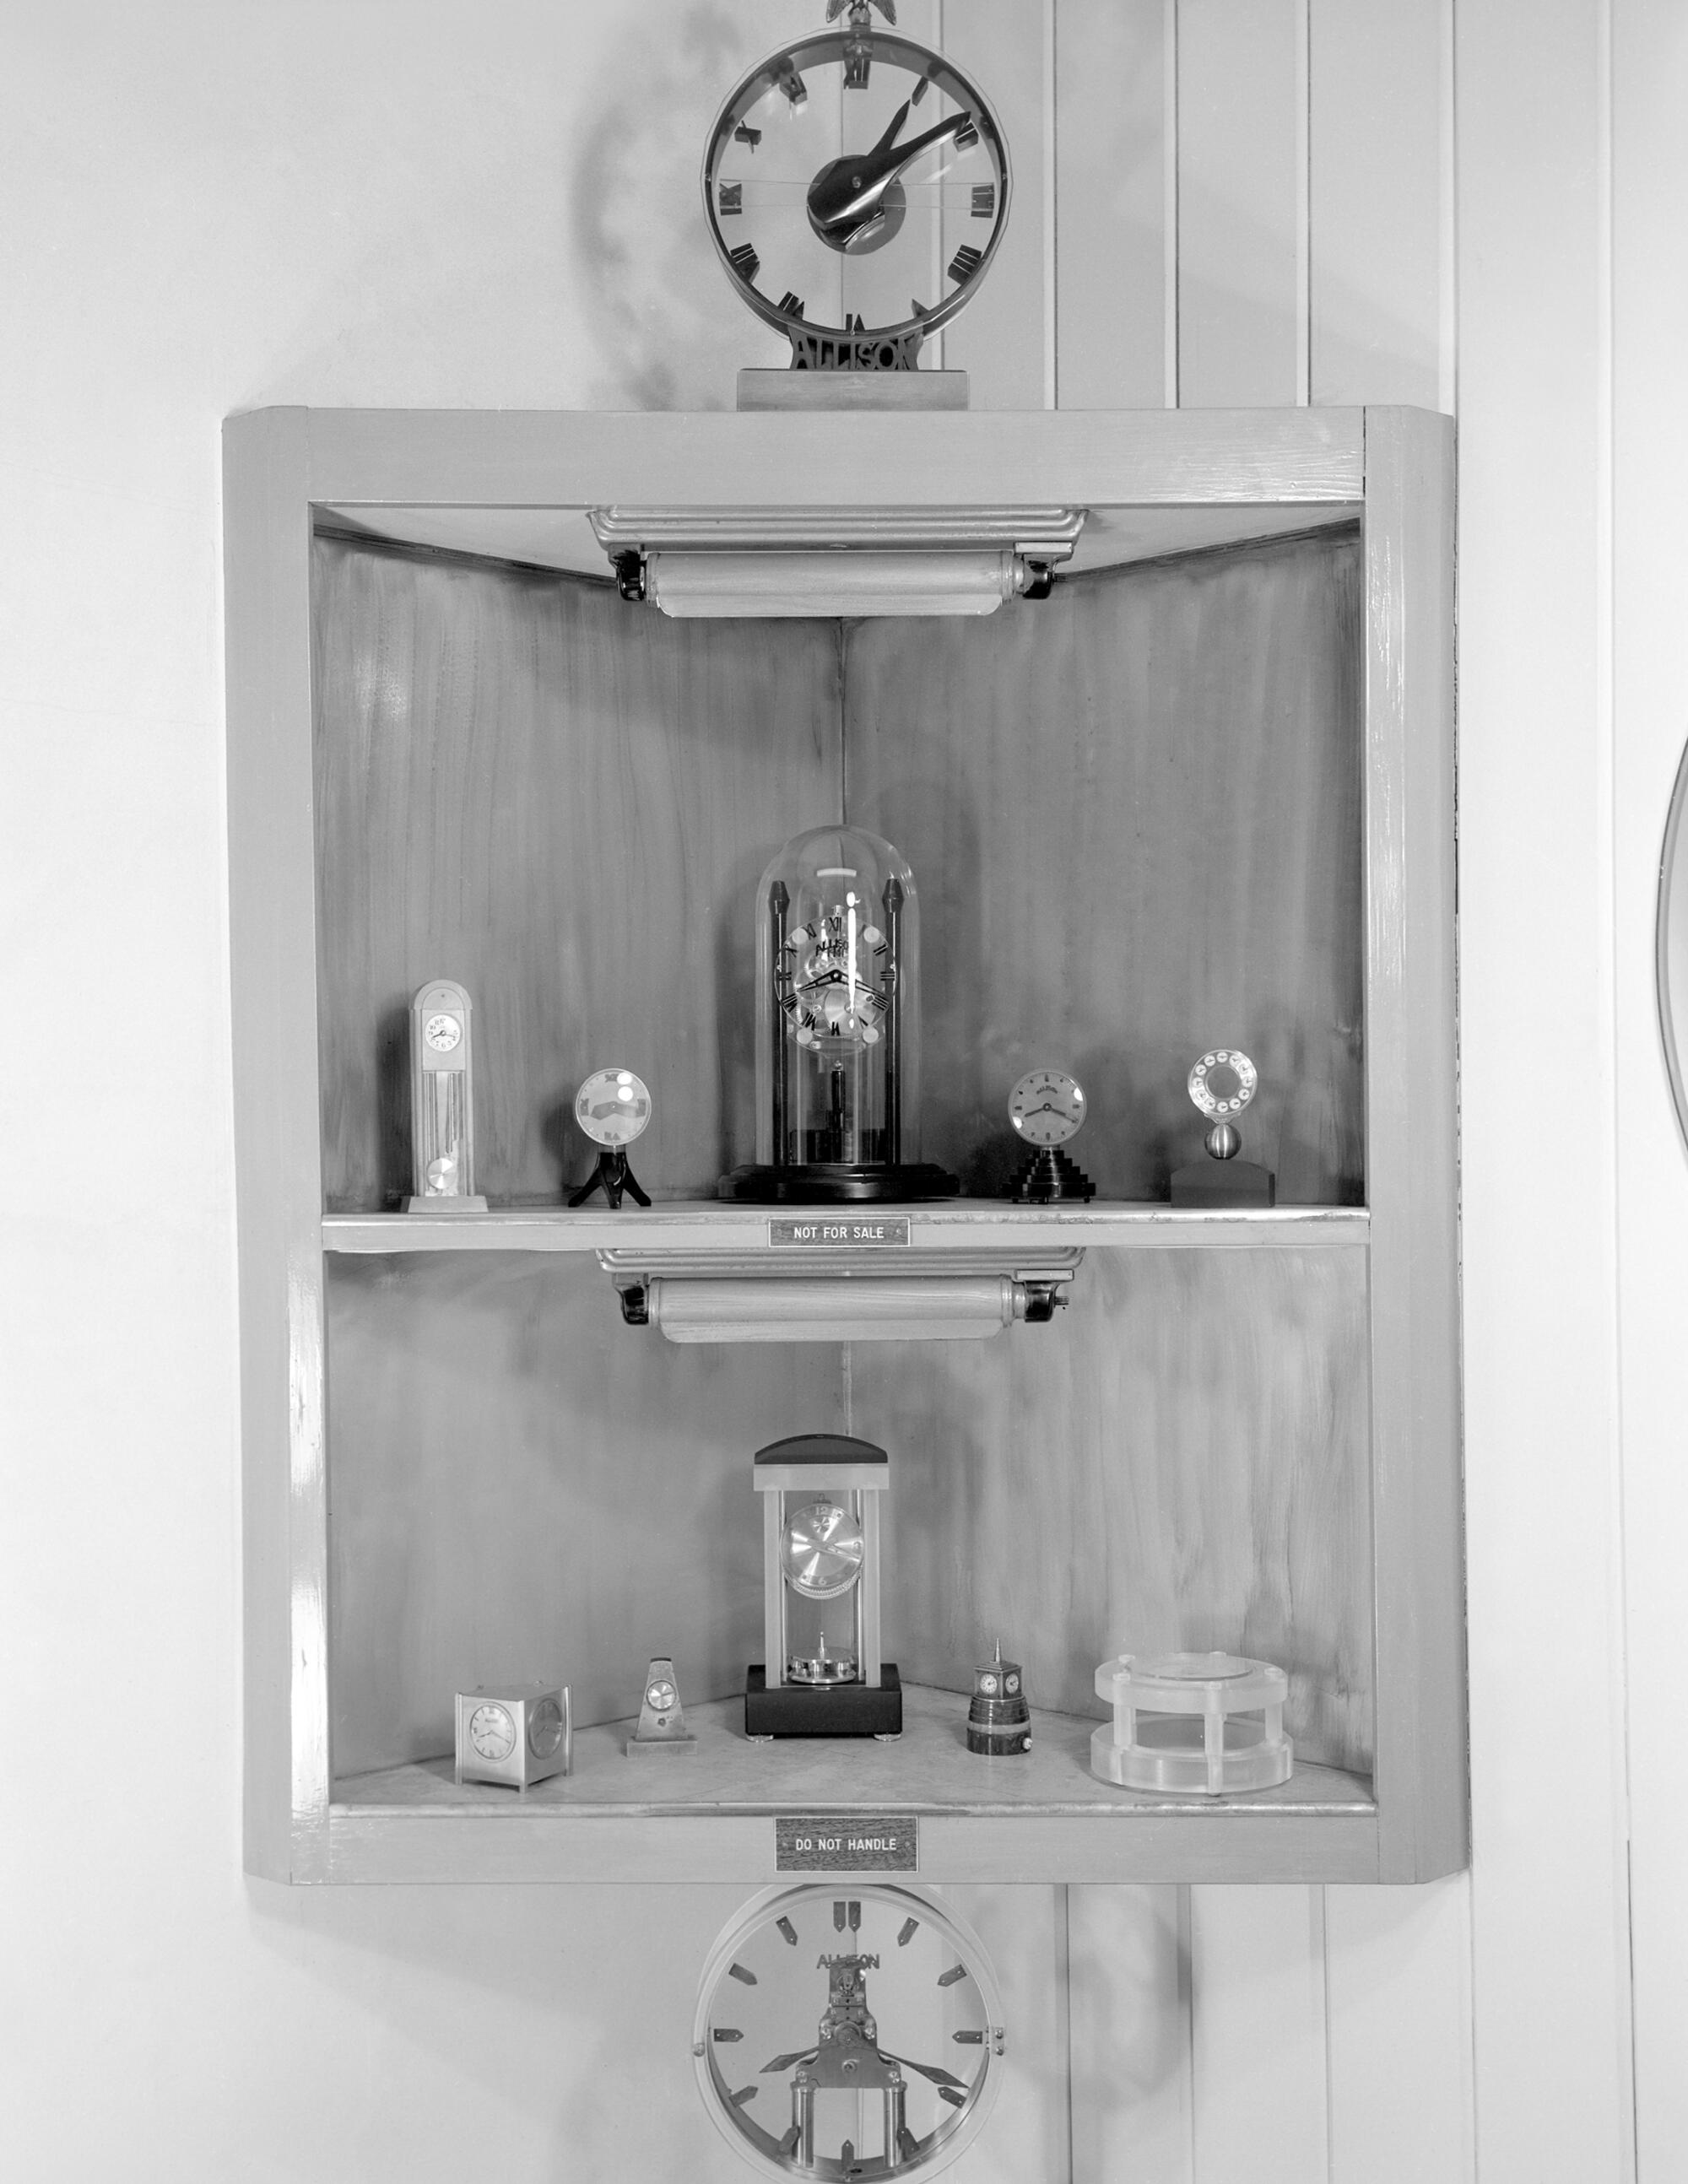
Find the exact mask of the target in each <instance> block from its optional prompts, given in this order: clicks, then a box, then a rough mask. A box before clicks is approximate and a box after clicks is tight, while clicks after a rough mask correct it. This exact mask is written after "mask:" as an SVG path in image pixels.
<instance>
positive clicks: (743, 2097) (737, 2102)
mask: <svg viewBox="0 0 1688 2184" xmlns="http://www.w3.org/2000/svg"><path fill="white" fill-rule="evenodd" d="M759 2090H760V2088H759V2087H755V2086H740V2087H739V2088H738V2092H736V2093H735V2094H734V2095H733V2107H734V2108H736V2109H742V2108H743V2107H744V2104H745V2103H746V2102H747V2101H754V2100H755V2098H756V2095H757V2092H759ZM938 2090H939V2092H944V2090H945V2089H944V2087H942V2086H940V2087H939V2089H938Z"/></svg>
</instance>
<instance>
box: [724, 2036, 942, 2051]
mask: <svg viewBox="0 0 1688 2184" xmlns="http://www.w3.org/2000/svg"><path fill="white" fill-rule="evenodd" d="M720 2037H721V2035H720V2033H718V2032H717V2033H716V2039H717V2040H719V2039H720ZM733 2038H734V2039H735V2040H736V2039H737V2038H738V2034H737V2033H736V2032H735V2033H734V2034H733ZM950 2038H951V2039H952V2040H953V2041H954V2042H955V2045H956V2046H957V2047H958V2048H978V2047H981V2046H983V2042H984V2035H983V2032H952V2033H951V2034H950Z"/></svg>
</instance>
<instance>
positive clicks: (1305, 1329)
mask: <svg viewBox="0 0 1688 2184" xmlns="http://www.w3.org/2000/svg"><path fill="white" fill-rule="evenodd" d="M963 1351H965V1353H966V1354H965V1355H964V1354H962V1353H963ZM1366 1355H1367V1329H1366V1254H1365V1251H1363V1249H1360V1248H1354V1249H1341V1250H1332V1251H1140V1252H1139V1251H1133V1252H1129V1253H1128V1252H1123V1251H1092V1252H1090V1253H1089V1254H1088V1255H1087V1256H1086V1258H1085V1262H1084V1266H1083V1267H1082V1268H1080V1270H1079V1273H1078V1279H1077V1280H1076V1281H1075V1282H1074V1283H1073V1284H1072V1301H1071V1303H1070V1305H1069V1307H1068V1308H1067V1311H1066V1312H1063V1313H1061V1314H1060V1315H1058V1316H1057V1318H1056V1321H1055V1323H1054V1324H1053V1325H1052V1326H1050V1327H1048V1328H1024V1329H1017V1330H1016V1331H1015V1332H1014V1333H1013V1334H1011V1335H1009V1336H1007V1337H1006V1338H1004V1339H1003V1340H999V1341H994V1342H987V1343H968V1344H966V1345H959V1344H957V1345H945V1344H942V1343H933V1344H925V1345H918V1346H916V1345H913V1344H889V1343H879V1344H873V1345H866V1344H855V1345H853V1346H851V1350H850V1385H851V1388H852V1390H853V1394H854V1405H853V1412H854V1430H855V1431H856V1432H857V1433H861V1434H865V1435H867V1437H868V1438H869V1439H870V1440H877V1442H879V1443H880V1445H881V1446H883V1447H884V1448H886V1449H888V1450H889V1451H890V1453H891V1458H892V1464H893V1473H892V1492H891V1496H890V1501H889V1529H890V1531H891V1534H892V1537H893V1540H894V1557H895V1561H894V1590H888V1594H887V1600H888V1606H887V1609H886V1624H885V1628H886V1640H887V1644H888V1646H890V1647H893V1648H894V1649H897V1650H898V1658H900V1659H901V1660H903V1661H904V1662H905V1663H907V1664H908V1666H907V1667H906V1668H905V1674H911V1675H913V1676H915V1677H916V1678H917V1679H918V1680H920V1681H921V1682H923V1683H928V1684H937V1685H944V1686H945V1687H947V1688H949V1689H951V1690H955V1691H966V1690H968V1689H970V1688H971V1685H972V1669H973V1668H974V1667H975V1665H976V1664H977V1663H978V1662H980V1661H982V1660H984V1659H987V1658H989V1653H990V1649H991V1647H992V1645H993V1644H994V1642H995V1641H998V1640H1000V1642H1001V1646H1002V1650H1003V1652H1005V1653H1006V1654H1008V1655H1010V1656H1011V1658H1014V1659H1016V1660H1020V1661H1023V1662H1024V1663H1025V1667H1026V1688H1027V1691H1028V1693H1029V1694H1030V1697H1031V1698H1032V1700H1033V1703H1034V1704H1036V1705H1039V1706H1047V1707H1054V1708H1059V1709H1061V1710H1062V1711H1063V1712H1067V1713H1089V1714H1094V1715H1096V1716H1098V1717H1100V1715H1101V1714H1102V1713H1104V1711H1105V1709H1104V1708H1103V1707H1102V1705H1101V1703H1100V1702H1099V1701H1098V1699H1097V1698H1096V1697H1095V1685H1094V1677H1095V1669H1096V1666H1097V1664H1098V1663H1100V1662H1102V1661H1105V1660H1107V1659H1109V1658H1111V1657H1112V1656H1113V1655H1114V1654H1116V1653H1120V1652H1130V1653H1135V1654H1139V1655H1149V1656H1153V1655H1156V1654H1160V1653H1166V1652H1207V1651H1209V1650H1212V1649H1216V1648H1217V1649H1222V1650H1224V1651H1227V1652H1236V1653H1242V1654H1247V1655H1250V1656H1252V1657H1254V1658H1258V1659H1262V1660H1267V1661H1271V1662H1273V1663H1275V1664H1276V1665H1278V1666H1279V1667H1280V1668H1283V1669H1285V1670H1287V1671H1288V1674H1289V1678H1290V1701H1289V1706H1288V1708H1287V1710H1286V1713H1285V1724H1286V1726H1287V1727H1288V1729H1289V1730H1290V1735H1291V1736H1293V1737H1294V1738H1295V1745H1296V1750H1297V1752H1298V1753H1299V1754H1300V1755H1301V1757H1302V1758H1306V1759H1310V1760H1317V1761H1318V1762H1320V1763H1322V1764H1323V1765H1326V1766H1332V1767H1341V1768H1346V1769H1352V1770H1353V1771H1355V1772H1357V1773H1359V1774H1368V1773H1369V1772H1370V1769H1371V1763H1372V1753H1373V1647H1372V1603H1373V1593H1372V1580H1371V1501H1370V1488H1369V1477H1370V1468H1369V1382H1368V1373H1367V1364H1366ZM888 1568H889V1557H888Z"/></svg>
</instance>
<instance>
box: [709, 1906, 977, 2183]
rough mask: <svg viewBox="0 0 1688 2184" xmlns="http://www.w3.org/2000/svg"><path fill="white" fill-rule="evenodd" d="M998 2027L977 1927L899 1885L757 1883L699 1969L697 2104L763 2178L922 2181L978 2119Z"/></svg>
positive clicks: (961, 2144)
mask: <svg viewBox="0 0 1688 2184" xmlns="http://www.w3.org/2000/svg"><path fill="white" fill-rule="evenodd" d="M1005 2045H1006V2035H1005V2032H1004V2029H1003V2023H1002V2005H1001V2000H1000V1994H999V1992H998V1988H997V1985H996V1980H995V1976H994V1972H993V1970H992V1968H991V1964H990V1960H989V1958H988V1957H987V1956H986V1954H985V1952H984V1948H983V1945H982V1943H981V1942H980V1941H979V1939H978V1936H977V1935H976V1934H974V1933H973V1932H972V1930H971V1929H970V1928H969V1927H968V1926H967V1925H966V1924H965V1922H964V1921H963V1920H962V1919H960V1918H958V1917H957V1916H956V1915H955V1913H954V1912H952V1911H950V1908H948V1906H947V1905H944V1904H940V1903H935V1902H933V1899H932V1898H931V1897H928V1896H923V1895H921V1894H917V1893H916V1892H915V1891H914V1890H912V1889H904V1888H896V1887H892V1886H886V1885H884V1884H883V1883H875V1882H862V1881H859V1880H838V1881H836V1882H833V1883H830V1884H825V1885H818V1886H817V1885H814V1884H810V1885H807V1886H799V1887H796V1888H784V1889H779V1888H773V1889H769V1890H767V1891H766V1892H765V1893H763V1894H762V1895H760V1896H758V1897H755V1899H754V1900H753V1901H752V1902H751V1903H749V1904H747V1905H746V1906H745V1908H744V1910H743V1911H742V1912H741V1913H740V1914H738V1917H737V1918H736V1919H733V1922H732V1923H731V1924H730V1925H728V1926H727V1929H726V1931H724V1932H723V1933H722V1935H721V1938H720V1940H719V1941H718V1942H716V1947H715V1948H714V1950H713V1952H712V1953H711V1954H710V1959H709V1962H708V1963H707V1964H705V1968H704V1975H703V1979H702V1981H701V1983H700V1986H699V1992H698V2007H697V2013H696V2015H695V2017H694V2020H693V2027H692V2055H693V2059H694V2062H695V2064H696V2068H697V2074H698V2085H699V2090H700V2092H702V2094H703V2098H704V2104H705V2107H706V2108H707V2109H708V2110H709V2113H710V2118H711V2119H712V2120H713V2121H714V2123H715V2125H716V2128H717V2129H718V2130H719V2131H721V2134H722V2136H723V2137H725V2138H726V2139H727V2141H728V2142H730V2143H731V2144H732V2145H733V2147H735V2148H737V2149H738V2152H739V2153H742V2154H743V2155H744V2157H745V2159H747V2160H748V2161H749V2162H750V2163H751V2165H753V2166H754V2167H755V2169H756V2170H758V2171H759V2172H760V2174H761V2175H762V2176H768V2177H772V2178H775V2179H780V2178H789V2177H791V2176H807V2177H811V2178H814V2179H816V2180H822V2179H836V2180H838V2184H845V2180H851V2179H856V2180H866V2179H869V2178H873V2177H886V2178H889V2177H905V2176H935V2175H936V2174H937V2172H938V2171H939V2170H941V2169H947V2168H948V2167H949V2165H950V2163H951V2162H952V2161H954V2160H955V2158H956V2156H957V2155H958V2154H959V2153H961V2152H962V2151H963V2149H964V2148H966V2147H967V2145H968V2144H969V2143H970V2142H971V2141H972V2139H973V2138H974V2137H975V2136H976V2135H977V2134H978V2131H980V2129H981V2128H982V2127H983V2124H984V2121H985V2118H986V2117H987V2115H988V2114H989V2111H990V2108H991V2104H992V2103H993V2102H994V2099H995V2098H996V2094H997V2092H998V2090H999V2087H1000V2083H1001V2077H1002V2068H1003V2065H1002V2055H1003V2050H1004V2047H1005Z"/></svg>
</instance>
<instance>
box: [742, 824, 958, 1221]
mask: <svg viewBox="0 0 1688 2184" xmlns="http://www.w3.org/2000/svg"><path fill="white" fill-rule="evenodd" d="M919 1139H920V905H919V900H918V898H917V896H916V893H915V884H914V874H913V873H912V872H911V871H910V869H909V866H908V864H907V862H906V861H905V859H904V858H903V857H902V856H900V855H899V854H898V852H897V851H896V850H894V849H893V848H892V846H891V844H889V842H884V841H882V840H881V839H880V838H879V837H878V836H877V834H869V833H865V832H864V831H863V830H862V829H861V827H816V828H815V829H813V830H812V831H811V832H810V833H806V834H799V835H798V836H797V837H796V838H795V839H794V840H793V841H789V842H788V843H787V844H785V847H784V848H783V850H781V851H780V853H779V855H777V857H776V858H775V859H774V861H773V862H772V864H771V865H770V866H768V868H767V870H766V872H764V873H763V875H762V878H761V883H760V886H759V887H758V889H757V891H756V1158H755V1162H753V1163H751V1164H750V1165H749V1166H747V1167H737V1168H734V1169H733V1172H732V1173H731V1174H729V1175H725V1176H723V1177H722V1178H721V1186H720V1188H721V1196H722V1197H723V1198H730V1199H749V1200H752V1201H761V1202H777V1201H785V1202H792V1203H796V1204H799V1205H813V1204H822V1205H824V1204H839V1203H849V1202H851V1201H868V1200H874V1201H882V1202H883V1201H890V1202H893V1203H894V1202H897V1201H906V1200H912V1199H928V1198H950V1197H953V1196H954V1195H955V1192H956V1191H957V1190H959V1189H960V1185H959V1184H958V1183H957V1181H956V1179H955V1177H954V1176H952V1175H948V1174H946V1173H944V1170H943V1169H942V1168H940V1167H934V1166H933V1165H932V1164H931V1163H929V1162H922V1160H921V1159H920V1157H919V1151H920V1147H919Z"/></svg>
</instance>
